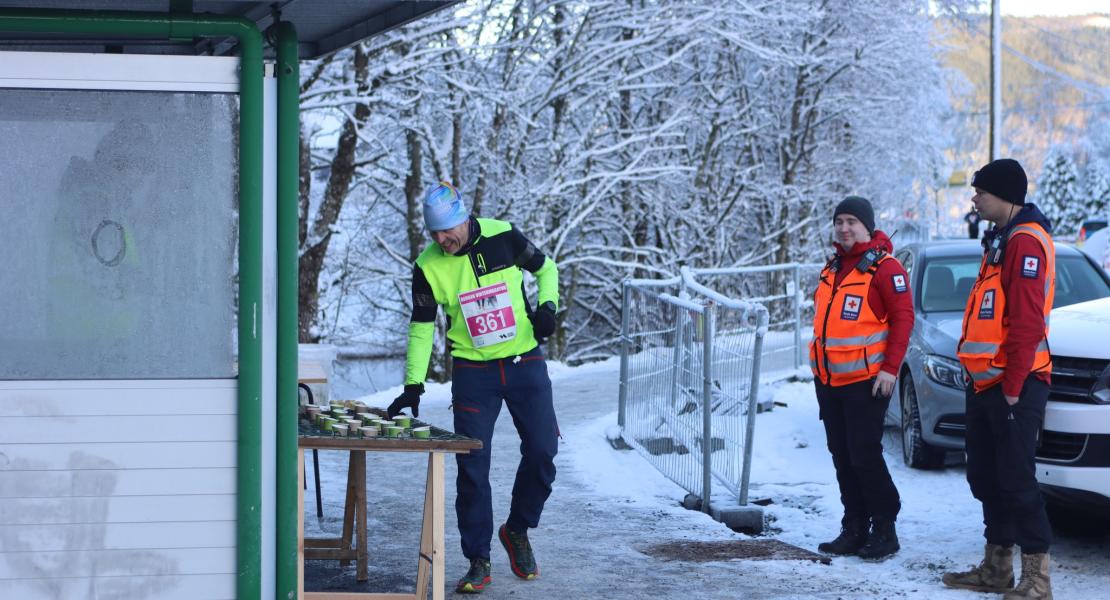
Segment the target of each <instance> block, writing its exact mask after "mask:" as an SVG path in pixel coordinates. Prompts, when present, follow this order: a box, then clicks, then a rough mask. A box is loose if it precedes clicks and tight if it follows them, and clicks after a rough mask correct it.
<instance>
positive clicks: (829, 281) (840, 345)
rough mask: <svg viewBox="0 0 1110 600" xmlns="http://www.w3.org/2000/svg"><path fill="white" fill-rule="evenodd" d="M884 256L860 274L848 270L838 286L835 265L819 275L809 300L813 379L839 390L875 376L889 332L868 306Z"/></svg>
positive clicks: (887, 257) (810, 353)
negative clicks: (811, 303) (873, 280)
mask: <svg viewBox="0 0 1110 600" xmlns="http://www.w3.org/2000/svg"><path fill="white" fill-rule="evenodd" d="M885 260H897V259H895V258H894V257H893V256H890V255H889V254H884V255H883V256H882V257H880V258H879V259H878V260H876V261H875V262H874V263H872V264H871V266H870V267H868V269H867V270H866V271H864V272H861V271H860V270H859V269H855V268H853V269H851V271H850V272H849V273H848V274H847V275H845V276H844V279H843V281H841V282H840V285H839V286H836V287H835V288H834V287H833V283H834V281H835V278H836V271H835V270H834V263H830V264H829V265H828V266H826V267H825V269H824V270H823V271H821V279H820V281H819V282H818V283H817V293H816V294H814V297H813V305H814V309H815V311H816V314H815V315H814V318H813V340H812V341H810V343H809V366H810V368H811V369H812V370H813V376H814V377H816V378H817V380H818V381H820V382H822V383H825V384H827V385H833V386H842V385H848V384H850V383H856V382H857V381H864V380H867V379H871V378H872V377H875V376H876V375H878V374H879V368H880V367H881V366H882V364H883V358H884V352H885V350H886V338H887V333H888V332H889V327H888V326H887V322H886V318H883V319H880V318H879V317H878V316H877V315H875V312H874V311H872V310H871V307H870V306H869V305H868V302H867V294H868V291H869V290H870V289H871V281H872V279H873V278H874V277H875V271H876V270H878V267H879V265H880V264H881V263H882V262H883V261H885Z"/></svg>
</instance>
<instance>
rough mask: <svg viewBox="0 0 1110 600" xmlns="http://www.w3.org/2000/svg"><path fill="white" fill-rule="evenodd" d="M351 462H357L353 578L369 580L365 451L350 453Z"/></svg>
mask: <svg viewBox="0 0 1110 600" xmlns="http://www.w3.org/2000/svg"><path fill="white" fill-rule="evenodd" d="M351 462H352V463H357V466H356V467H355V522H356V527H355V531H356V532H357V533H356V534H355V535H357V536H358V538H357V539H356V540H355V543H356V544H358V548H357V550H356V552H357V554H356V559H355V579H356V580H357V581H369V580H370V565H369V562H370V550H369V542H370V541H369V539H368V536H367V533H366V529H367V526H366V520H367V515H366V452H365V451H358V452H352V453H351Z"/></svg>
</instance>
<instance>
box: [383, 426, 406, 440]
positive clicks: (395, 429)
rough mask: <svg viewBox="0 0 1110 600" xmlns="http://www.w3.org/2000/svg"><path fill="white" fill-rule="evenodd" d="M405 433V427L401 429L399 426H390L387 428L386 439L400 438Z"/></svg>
mask: <svg viewBox="0 0 1110 600" xmlns="http://www.w3.org/2000/svg"><path fill="white" fill-rule="evenodd" d="M404 431H405V428H404V427H401V426H399V425H390V426H388V427H386V428H385V437H389V438H399V437H401V433H402V432H404Z"/></svg>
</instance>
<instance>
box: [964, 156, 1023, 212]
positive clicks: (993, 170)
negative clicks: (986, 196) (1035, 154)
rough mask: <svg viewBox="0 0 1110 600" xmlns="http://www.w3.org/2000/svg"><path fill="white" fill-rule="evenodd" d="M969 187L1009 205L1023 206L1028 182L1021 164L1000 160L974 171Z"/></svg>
mask: <svg viewBox="0 0 1110 600" xmlns="http://www.w3.org/2000/svg"><path fill="white" fill-rule="evenodd" d="M971 187H977V188H979V189H981V190H983V191H984V192H990V193H991V194H994V195H995V196H998V197H999V198H1002V199H1003V200H1005V201H1006V202H1009V203H1010V204H1016V205H1018V206H1024V205H1025V192H1026V191H1027V190H1028V189H1029V180H1028V179H1026V177H1025V169H1023V168H1021V163H1019V162H1018V161H1016V160H1014V159H1012V158H1000V159H998V160H992V161H991V162H989V163H987V165H986V166H984V167H983V168H982V169H979V170H978V171H976V172H975V175H973V176H972V177H971Z"/></svg>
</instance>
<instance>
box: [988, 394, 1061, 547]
mask: <svg viewBox="0 0 1110 600" xmlns="http://www.w3.org/2000/svg"><path fill="white" fill-rule="evenodd" d="M1019 398H1020V399H1019V400H1018V403H1017V404H1015V405H1013V406H1010V405H1009V404H1007V403H1006V398H1005V397H1004V396H1003V395H1002V386H1001V385H996V386H993V387H991V388H988V389H986V390H984V391H983V392H981V393H975V392H974V391H973V390H972V388H968V390H967V482H968V483H969V484H971V494H972V495H973V496H975V498H976V499H977V500H979V501H980V502H982V503H983V524H984V525H985V526H986V528H985V530H984V531H983V535H984V537H986V538H987V542H989V543H991V544H999V545H1001V546H1012V545H1013V544H1015V543H1016V544H1017V545H1018V546H1020V547H1021V551H1022V553H1024V554H1040V553H1042V552H1048V548H1049V546H1050V545H1051V544H1052V527H1051V526H1050V525H1049V523H1048V515H1046V514H1045V510H1044V498H1043V497H1042V496H1041V491H1040V488H1038V487H1037V477H1036V462H1035V459H1034V455H1035V454H1036V451H1037V440H1038V439H1039V437H1040V432H1041V426H1042V425H1043V423H1044V409H1045V403H1046V402H1048V384H1046V383H1045V382H1043V381H1041V380H1040V379H1037V378H1036V377H1033V376H1030V377H1028V378H1027V379H1026V380H1025V385H1023V386H1022V388H1021V395H1020V396H1019Z"/></svg>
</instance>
